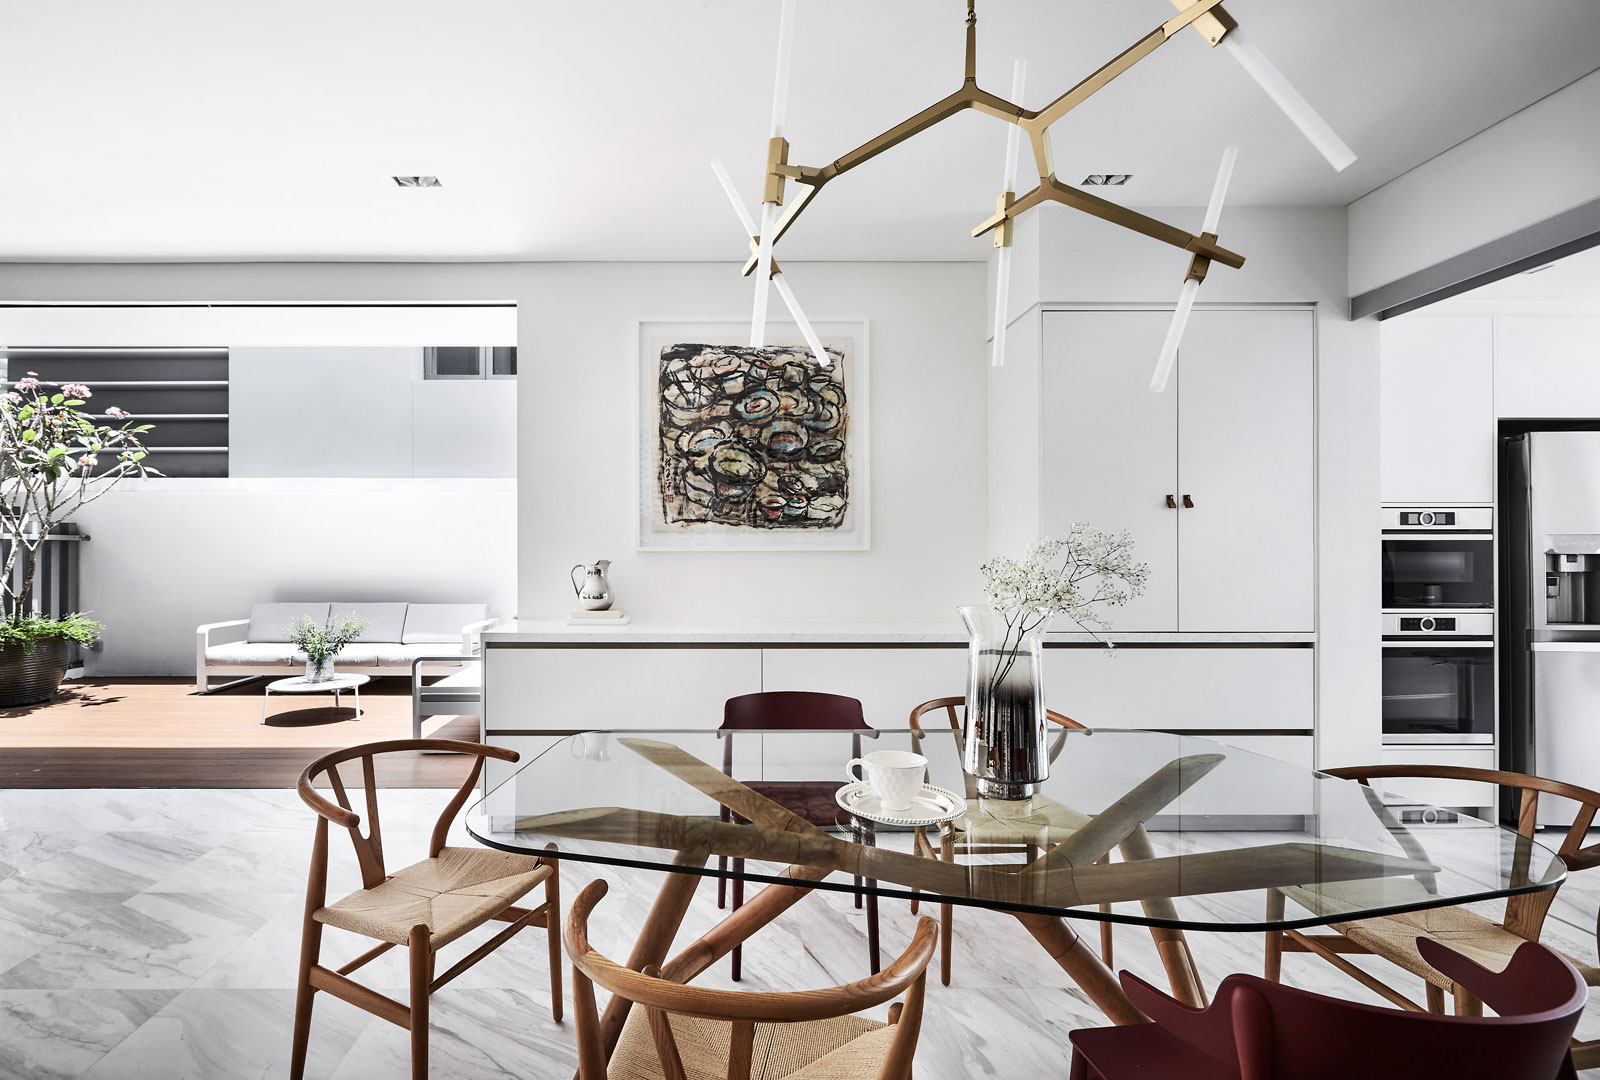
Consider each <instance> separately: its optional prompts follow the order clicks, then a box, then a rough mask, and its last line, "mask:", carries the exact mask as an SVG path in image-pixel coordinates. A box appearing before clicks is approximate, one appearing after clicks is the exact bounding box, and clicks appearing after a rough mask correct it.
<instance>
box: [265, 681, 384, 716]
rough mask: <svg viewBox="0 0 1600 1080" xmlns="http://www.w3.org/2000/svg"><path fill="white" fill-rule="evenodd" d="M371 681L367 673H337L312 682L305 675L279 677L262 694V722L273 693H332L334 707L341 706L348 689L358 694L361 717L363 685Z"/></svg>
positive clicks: (357, 702) (357, 711)
mask: <svg viewBox="0 0 1600 1080" xmlns="http://www.w3.org/2000/svg"><path fill="white" fill-rule="evenodd" d="M368 681H370V678H369V676H366V675H335V676H334V677H333V678H331V679H324V680H322V681H321V682H312V681H310V680H309V679H307V678H306V677H305V676H304V675H297V676H295V677H294V678H292V679H277V680H275V681H273V682H269V683H268V684H267V692H266V693H265V694H262V695H261V722H262V723H263V724H265V723H266V722H267V701H268V699H270V698H271V697H272V695H273V694H332V695H333V707H334V708H335V709H337V708H338V707H339V695H340V694H342V693H344V692H345V691H346V690H349V691H352V692H353V693H354V694H355V696H356V715H355V718H356V719H357V720H360V719H361V687H362V686H363V685H365V684H366V683H367V682H368Z"/></svg>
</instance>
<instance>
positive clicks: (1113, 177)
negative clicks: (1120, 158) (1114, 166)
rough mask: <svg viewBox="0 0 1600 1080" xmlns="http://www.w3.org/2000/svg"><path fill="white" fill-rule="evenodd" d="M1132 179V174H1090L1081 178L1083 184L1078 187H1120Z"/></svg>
mask: <svg viewBox="0 0 1600 1080" xmlns="http://www.w3.org/2000/svg"><path fill="white" fill-rule="evenodd" d="M1132 179H1133V174H1132V173H1126V172H1110V173H1090V174H1089V175H1088V176H1085V177H1084V178H1083V183H1082V184H1080V185H1079V186H1080V187H1121V186H1122V185H1123V184H1126V183H1127V182H1128V181H1129V180H1132Z"/></svg>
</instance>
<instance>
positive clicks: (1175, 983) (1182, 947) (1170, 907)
mask: <svg viewBox="0 0 1600 1080" xmlns="http://www.w3.org/2000/svg"><path fill="white" fill-rule="evenodd" d="M1118 846H1119V847H1120V848H1121V851H1122V857H1123V858H1124V859H1127V860H1129V861H1132V860H1134V859H1153V858H1155V849H1154V848H1153V847H1151V846H1150V834H1148V833H1146V832H1145V831H1144V826H1142V825H1141V826H1138V827H1137V828H1135V829H1134V830H1133V831H1132V832H1130V833H1129V834H1128V835H1127V837H1126V838H1125V839H1124V840H1123V841H1122V843H1121V844H1120V845H1118ZM1140 906H1141V907H1143V908H1144V912H1145V914H1146V915H1149V916H1150V917H1151V918H1156V919H1170V920H1174V921H1176V919H1177V917H1178V909H1177V906H1176V905H1175V904H1173V902H1172V900H1171V899H1170V898H1168V897H1164V896H1163V897H1155V898H1153V899H1150V900H1143V901H1140ZM1150 937H1151V939H1153V940H1154V941H1155V943H1156V951H1157V952H1158V953H1160V954H1161V966H1162V967H1164V968H1166V970H1167V982H1168V984H1169V985H1170V986H1171V987H1172V996H1173V997H1175V998H1177V999H1178V1000H1179V1001H1181V1002H1183V1003H1184V1004H1185V1005H1188V1006H1190V1007H1191V1008H1196V1009H1198V1008H1201V1007H1203V1006H1204V1005H1205V1004H1206V990H1205V986H1204V985H1202V984H1201V982H1200V972H1199V971H1198V970H1197V969H1196V968H1195V963H1194V954H1193V953H1191V952H1190V951H1189V939H1188V938H1186V937H1184V936H1183V931H1182V930H1173V929H1170V928H1168V927H1163V926H1152V927H1151V928H1150Z"/></svg>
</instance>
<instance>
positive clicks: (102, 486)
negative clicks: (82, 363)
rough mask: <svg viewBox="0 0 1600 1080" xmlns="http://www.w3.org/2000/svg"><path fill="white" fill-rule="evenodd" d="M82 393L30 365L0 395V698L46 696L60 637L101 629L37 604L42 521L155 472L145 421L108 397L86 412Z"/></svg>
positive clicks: (57, 666) (45, 525)
mask: <svg viewBox="0 0 1600 1080" xmlns="http://www.w3.org/2000/svg"><path fill="white" fill-rule="evenodd" d="M3 370H4V369H3V367H0V372H3ZM89 397H90V394H89V388H88V387H87V386H85V385H83V384H82V383H59V384H58V383H51V382H43V381H41V380H40V379H39V377H38V375H37V374H35V373H34V372H31V371H30V372H29V373H28V374H27V375H26V376H25V377H24V378H21V379H18V380H17V381H16V382H15V384H13V386H12V388H11V389H10V390H9V391H8V392H6V393H5V394H4V395H0V541H3V542H4V545H5V566H4V569H3V577H0V589H3V600H4V611H3V615H4V618H3V620H0V708H12V707H15V706H18V705H33V704H37V703H39V702H42V701H49V700H50V699H51V698H52V697H54V696H55V693H56V691H57V690H58V689H59V688H60V686H61V680H62V678H63V677H65V675H66V673H67V654H68V643H69V642H74V641H75V642H78V643H79V644H81V645H88V644H90V643H92V642H93V641H94V639H95V636H96V635H97V634H98V633H99V631H100V630H102V629H104V628H103V627H102V626H101V625H100V624H99V623H96V622H93V621H91V620H90V619H87V618H85V617H84V616H83V614H82V613H79V612H72V613H69V614H65V615H62V616H61V617H59V618H57V617H52V616H50V615H46V614H43V613H41V612H40V611H39V610H38V609H37V608H36V607H35V605H34V603H33V584H34V576H35V574H36V573H37V572H38V569H39V554H40V550H41V549H42V548H43V547H44V545H45V543H46V539H47V537H48V536H49V535H50V531H51V530H52V529H54V528H55V527H56V526H58V525H60V524H62V523H63V522H65V521H66V520H67V519H69V518H70V517H72V515H74V514H75V513H77V512H78V511H79V510H80V509H82V508H83V507H85V506H87V505H88V504H89V503H92V502H94V501H95V500H96V499H98V498H100V497H101V496H102V495H104V494H105V493H106V492H108V491H110V490H111V489H112V488H113V487H115V486H116V485H117V483H118V482H119V481H121V480H123V479H125V478H127V477H129V476H151V475H160V474H159V473H158V472H156V470H155V469H152V468H150V467H149V466H148V465H146V464H145V460H146V457H147V451H146V450H145V448H144V446H143V444H142V443H141V442H140V440H139V436H140V435H142V434H143V433H144V432H146V431H149V430H150V428H151V425H149V424H134V423H132V422H130V421H129V419H128V417H129V415H130V414H129V413H127V412H125V411H123V410H122V409H118V408H115V407H112V408H108V409H106V411H105V413H104V414H97V413H89V412H84V411H83V410H82V406H83V405H85V404H86V403H87V402H88V399H89ZM105 419H109V420H111V421H113V422H112V423H109V424H108V423H105V422H103V420H105ZM18 560H21V562H20V564H19V562H18ZM19 565H20V566H21V573H20V574H19V573H17V572H16V571H17V568H18V566H19Z"/></svg>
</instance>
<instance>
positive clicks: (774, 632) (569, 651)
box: [483, 612, 1315, 774]
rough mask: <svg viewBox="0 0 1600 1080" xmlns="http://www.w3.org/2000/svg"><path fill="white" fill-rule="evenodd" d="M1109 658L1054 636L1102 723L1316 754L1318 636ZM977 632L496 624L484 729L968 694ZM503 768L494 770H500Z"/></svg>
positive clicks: (1068, 706) (816, 625)
mask: <svg viewBox="0 0 1600 1080" xmlns="http://www.w3.org/2000/svg"><path fill="white" fill-rule="evenodd" d="M1115 638H1116V641H1117V649H1116V652H1115V655H1108V654H1107V653H1106V651H1105V650H1104V649H1103V648H1101V647H1100V646H1099V645H1098V644H1097V643H1096V642H1095V641H1094V639H1093V638H1091V637H1090V636H1089V635H1087V634H1082V633H1070V634H1069V633H1052V634H1050V635H1048V637H1047V640H1046V645H1045V691H1046V696H1047V700H1048V701H1049V704H1050V706H1051V707H1052V708H1054V709H1057V710H1059V711H1061V712H1064V713H1067V714H1068V715H1070V716H1072V717H1074V718H1075V719H1077V720H1079V721H1081V722H1082V723H1085V724H1087V725H1089V726H1091V727H1118V728H1157V729H1175V730H1183V731H1192V732H1193V733H1194V734H1196V735H1205V736H1207V737H1212V738H1218V739H1222V740H1224V741H1227V742H1230V743H1234V744H1236V745H1239V746H1242V747H1245V748H1248V749H1252V750H1257V751H1259V752H1261V753H1266V754H1270V755H1272V756H1274V757H1281V758H1284V759H1286V760H1291V761H1294V762H1296V763H1298V764H1302V765H1306V766H1309V765H1310V764H1311V761H1312V734H1313V728H1314V724H1315V719H1314V713H1315V681H1314V675H1313V667H1314V665H1313V660H1314V650H1313V644H1314V635H1312V634H1307V633H1224V634H1206V635H1197V634H1183V633H1127V634H1117V635H1115ZM966 650H967V635H966V631H965V630H964V629H963V628H962V626H961V621H960V619H959V618H958V617H957V616H956V615H955V614H954V613H953V612H952V613H951V615H950V617H949V618H948V619H938V620H927V619H883V620H876V619H852V620H838V621H835V620H771V621H721V620H643V619H637V620H635V621H633V622H631V623H629V624H628V625H626V626H593V627H591V626H571V625H568V624H567V623H565V622H561V621H548V622H543V621H539V622H535V621H521V622H510V623H503V624H501V625H500V626H498V627H495V628H493V629H491V630H487V631H485V632H484V634H483V654H484V738H485V741H487V742H490V743H494V744H496V745H501V746H509V747H512V748H513V749H517V750H520V751H523V752H524V753H528V752H531V751H535V750H537V749H542V748H543V747H544V746H545V745H547V744H548V742H549V741H550V737H551V736H554V735H560V734H567V733H570V732H573V731H585V730H594V729H619V728H656V729H666V728H708V727H715V726H717V725H718V724H720V723H721V722H722V705H723V702H724V701H726V700H727V699H728V698H730V697H734V696H736V695H738V694H751V693H756V692H759V691H770V690H818V691H825V692H829V693H837V694H848V695H850V696H851V697H856V698H859V699H860V700H861V703H862V707H863V709H864V711H865V714H866V719H867V723H869V724H871V725H873V726H874V727H904V726H905V724H906V719H907V716H908V715H909V714H910V712H911V709H912V707H913V706H915V705H917V704H918V703H920V702H923V701H926V700H928V699H930V698H936V697H948V696H960V695H962V694H964V693H965V692H966V671H967V654H966ZM500 771H501V770H493V772H495V773H496V774H498V773H499V772H500Z"/></svg>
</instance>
